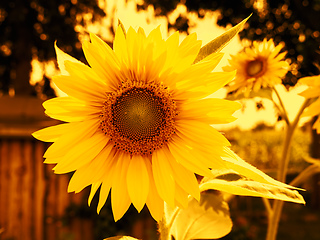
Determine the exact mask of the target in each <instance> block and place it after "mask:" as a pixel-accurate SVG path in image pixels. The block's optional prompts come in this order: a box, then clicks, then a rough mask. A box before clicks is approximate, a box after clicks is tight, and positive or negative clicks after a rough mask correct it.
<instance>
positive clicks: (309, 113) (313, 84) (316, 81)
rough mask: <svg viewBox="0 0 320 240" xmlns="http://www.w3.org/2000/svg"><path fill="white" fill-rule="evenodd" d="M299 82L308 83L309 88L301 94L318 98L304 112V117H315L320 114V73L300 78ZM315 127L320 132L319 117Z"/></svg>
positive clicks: (309, 97) (308, 97)
mask: <svg viewBox="0 0 320 240" xmlns="http://www.w3.org/2000/svg"><path fill="white" fill-rule="evenodd" d="M299 83H301V84H306V85H307V86H308V87H309V88H308V89H306V90H305V91H303V92H302V93H300V95H301V96H303V97H305V98H307V99H311V98H317V100H316V101H314V102H313V103H312V104H311V105H310V106H309V107H308V108H307V109H306V110H305V111H304V112H303V114H302V116H303V117H314V116H319V115H320V98H319V97H320V75H317V76H312V77H304V78H301V79H300V80H299ZM313 128H314V129H316V130H317V133H320V119H319V117H318V118H317V120H316V121H315V123H314V124H313Z"/></svg>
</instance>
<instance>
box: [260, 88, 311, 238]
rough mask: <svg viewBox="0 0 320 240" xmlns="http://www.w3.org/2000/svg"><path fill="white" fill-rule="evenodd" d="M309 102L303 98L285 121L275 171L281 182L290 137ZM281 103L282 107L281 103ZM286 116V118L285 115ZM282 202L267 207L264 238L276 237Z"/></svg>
mask: <svg viewBox="0 0 320 240" xmlns="http://www.w3.org/2000/svg"><path fill="white" fill-rule="evenodd" d="M275 92H276V91H275ZM276 94H277V92H276ZM277 96H278V98H279V101H280V104H281V100H280V96H279V95H278V94H277ZM309 103H310V101H309V100H305V102H304V103H303V105H302V106H301V108H300V110H299V112H298V113H297V115H296V117H295V119H294V121H293V122H292V123H290V122H289V120H288V121H286V122H287V127H286V135H285V140H284V145H283V151H282V155H281V160H280V165H279V168H278V173H277V175H278V180H279V181H281V182H285V181H286V177H287V171H288V165H289V160H290V149H291V143H292V137H293V134H294V131H295V129H296V127H297V125H298V123H299V120H300V117H301V114H302V113H303V110H304V109H305V108H306V107H307V106H308V105H309ZM281 105H282V107H283V109H284V106H283V104H281ZM284 113H285V115H286V112H285V111H284ZM286 118H287V119H288V117H287V115H286ZM283 203H284V202H283V201H280V200H275V201H274V204H273V207H272V210H271V211H270V209H268V213H269V215H268V230H267V237H266V240H275V239H276V237H277V233H278V227H279V221H280V217H281V212H282V208H283Z"/></svg>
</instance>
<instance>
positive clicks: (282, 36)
mask: <svg viewBox="0 0 320 240" xmlns="http://www.w3.org/2000/svg"><path fill="white" fill-rule="evenodd" d="M179 3H184V4H185V6H186V7H187V10H188V11H189V12H197V13H198V17H199V18H202V17H204V14H205V10H211V11H219V12H220V13H221V16H220V18H219V19H218V21H217V24H218V25H220V26H226V25H227V24H229V23H231V24H232V25H235V24H237V23H239V22H240V21H241V20H243V19H244V18H246V17H247V16H249V15H250V14H251V13H253V15H252V16H251V18H250V19H249V20H248V24H247V27H246V28H245V29H244V30H243V31H242V32H240V38H241V39H249V40H262V39H263V38H273V39H274V40H275V43H276V44H278V43H279V42H282V41H283V42H285V44H286V47H285V50H286V51H288V55H287V57H288V58H290V61H291V63H292V67H293V70H292V71H291V72H289V73H288V74H287V77H286V78H285V79H284V80H283V83H284V84H288V85H294V84H295V83H296V81H297V79H298V78H300V77H304V76H308V75H316V74H319V70H318V68H317V67H316V65H319V63H320V52H319V44H320V24H319V23H320V1H319V0H303V1H301V0H264V1H263V0H261V1H257V0H256V1H252V0H229V1H222V0H220V1H219V0H185V1H179V0H173V1H170V0H161V1H159V0H144V3H143V4H141V5H138V9H145V8H146V7H147V6H148V5H153V6H154V8H155V12H156V13H157V14H158V15H163V16H168V13H170V12H172V11H173V10H174V9H175V8H176V6H177V4H179ZM259 4H260V5H259ZM169 27H171V28H175V29H177V30H180V31H188V27H189V23H188V19H186V18H185V17H183V16H180V17H178V18H177V20H176V22H175V23H174V24H172V25H169Z"/></svg>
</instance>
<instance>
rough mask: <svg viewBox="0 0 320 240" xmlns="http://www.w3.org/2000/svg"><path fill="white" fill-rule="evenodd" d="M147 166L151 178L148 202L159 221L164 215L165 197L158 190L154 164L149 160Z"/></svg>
mask: <svg viewBox="0 0 320 240" xmlns="http://www.w3.org/2000/svg"><path fill="white" fill-rule="evenodd" d="M146 167H147V170H148V175H149V179H150V187H149V193H148V198H147V202H146V203H147V206H148V209H149V211H150V214H151V215H152V217H153V218H154V219H155V220H156V221H158V222H159V221H160V220H161V219H162V217H163V212H164V202H163V199H162V198H161V197H160V196H159V194H158V191H157V188H156V185H155V182H154V177H153V173H152V166H151V163H150V162H149V161H147V162H146Z"/></svg>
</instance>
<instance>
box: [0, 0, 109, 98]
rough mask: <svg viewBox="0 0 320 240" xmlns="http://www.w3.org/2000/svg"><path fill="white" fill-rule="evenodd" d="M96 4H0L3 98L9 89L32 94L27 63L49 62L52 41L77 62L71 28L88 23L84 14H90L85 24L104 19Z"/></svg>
mask: <svg viewBox="0 0 320 240" xmlns="http://www.w3.org/2000/svg"><path fill="white" fill-rule="evenodd" d="M97 2H98V1H97V0H95V1H90V0H54V1H52V0H51V1H50V0H31V1H29V0H28V1H26V0H6V1H0V32H1V34H0V92H2V93H3V94H6V93H8V91H9V88H13V89H14V90H15V92H16V94H27V95H30V93H32V92H34V91H35V90H34V89H32V88H31V87H30V85H29V74H30V71H31V64H30V63H31V60H32V58H33V57H34V56H37V58H38V59H39V60H40V61H47V60H50V59H53V58H54V57H55V52H54V48H53V44H54V41H55V40H57V42H58V44H59V46H60V47H61V48H62V49H63V50H64V51H66V52H67V53H69V54H72V55H73V56H75V57H78V58H80V57H81V56H82V54H81V49H80V44H79V40H78V34H77V32H76V31H75V30H74V27H75V26H76V25H78V24H80V25H86V23H87V22H88V21H86V20H85V19H84V18H83V17H82V14H84V13H89V14H90V13H91V14H92V15H91V16H92V17H91V19H90V20H89V21H96V20H98V19H99V18H101V17H102V16H104V15H105V13H104V11H103V10H102V9H100V8H99V7H98V3H97ZM44 81H45V79H44ZM43 85H44V86H45V88H44V89H43V90H48V91H51V90H50V88H48V86H47V85H48V84H47V83H44V84H43ZM45 94H46V93H45ZM51 94H52V92H48V95H51Z"/></svg>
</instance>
